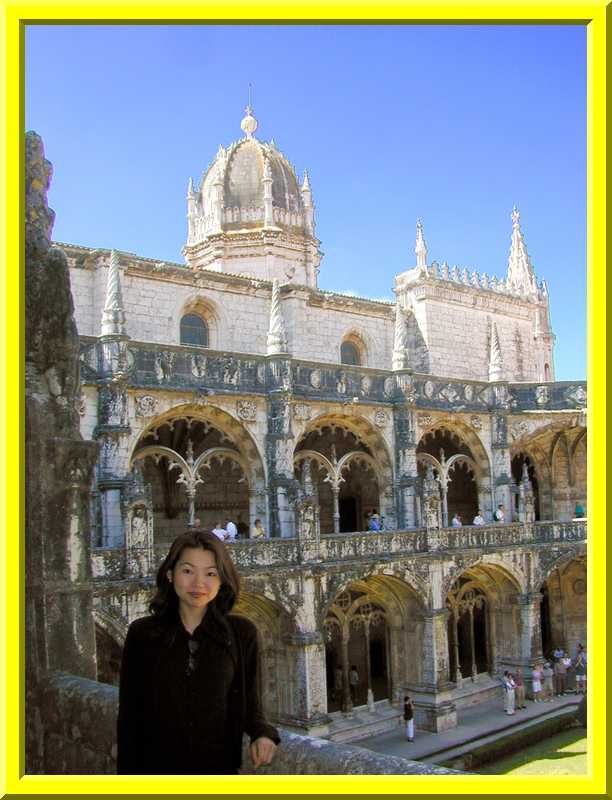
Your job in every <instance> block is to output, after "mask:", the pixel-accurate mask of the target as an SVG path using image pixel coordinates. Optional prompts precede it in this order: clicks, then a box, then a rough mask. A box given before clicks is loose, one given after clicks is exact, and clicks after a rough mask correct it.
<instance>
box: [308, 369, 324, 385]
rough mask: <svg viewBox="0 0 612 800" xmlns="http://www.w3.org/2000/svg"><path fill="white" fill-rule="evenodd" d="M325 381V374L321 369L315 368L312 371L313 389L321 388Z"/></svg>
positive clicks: (311, 383) (311, 382)
mask: <svg viewBox="0 0 612 800" xmlns="http://www.w3.org/2000/svg"><path fill="white" fill-rule="evenodd" d="M322 383H323V376H322V375H321V370H320V369H313V371H312V372H311V373H310V385H311V386H312V387H313V389H320V388H321V384H322Z"/></svg>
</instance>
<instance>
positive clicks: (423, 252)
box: [414, 219, 427, 268]
mask: <svg viewBox="0 0 612 800" xmlns="http://www.w3.org/2000/svg"><path fill="white" fill-rule="evenodd" d="M414 252H415V253H416V257H417V267H420V268H426V267H427V244H426V242H425V236H424V234H423V223H422V222H421V220H420V219H418V220H417V226H416V245H415V248H414Z"/></svg>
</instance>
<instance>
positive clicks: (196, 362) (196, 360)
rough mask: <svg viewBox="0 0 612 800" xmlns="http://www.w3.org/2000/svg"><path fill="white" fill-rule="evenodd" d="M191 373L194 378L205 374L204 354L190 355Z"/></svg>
mask: <svg viewBox="0 0 612 800" xmlns="http://www.w3.org/2000/svg"><path fill="white" fill-rule="evenodd" d="M191 374H192V375H193V376H194V378H203V377H204V375H206V358H205V356H200V355H196V356H192V357H191Z"/></svg>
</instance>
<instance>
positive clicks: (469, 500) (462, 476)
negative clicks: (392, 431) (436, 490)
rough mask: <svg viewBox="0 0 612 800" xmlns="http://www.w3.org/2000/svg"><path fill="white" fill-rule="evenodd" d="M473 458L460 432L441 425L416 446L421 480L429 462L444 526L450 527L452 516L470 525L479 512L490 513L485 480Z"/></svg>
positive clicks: (480, 468) (480, 466) (481, 469)
mask: <svg viewBox="0 0 612 800" xmlns="http://www.w3.org/2000/svg"><path fill="white" fill-rule="evenodd" d="M475 455H476V454H475V453H474V452H473V450H472V448H471V447H470V446H469V445H468V443H467V442H466V441H465V439H464V438H463V437H462V436H460V435H459V433H457V432H456V431H453V430H449V429H447V428H446V427H444V426H441V427H438V428H434V429H432V430H430V431H427V432H426V433H425V434H424V435H423V436H422V437H421V439H420V441H419V444H418V445H417V469H418V475H419V478H420V481H421V482H422V481H423V479H424V478H425V474H426V470H427V464H428V463H430V464H432V466H433V469H434V473H435V474H436V477H437V479H438V481H439V485H440V495H441V503H442V520H443V524H444V525H449V524H450V520H451V519H452V518H453V516H454V515H455V514H457V515H459V517H460V519H461V522H462V524H463V525H471V524H472V520H473V519H474V517H475V516H476V514H477V512H478V511H479V510H480V511H481V512H483V514H484V512H485V511H489V510H490V497H489V496H488V493H487V491H486V488H487V486H486V483H487V481H485V480H484V474H483V472H484V471H483V468H482V463H480V464H479V462H478V460H477V457H475ZM480 461H481V462H482V458H481V459H480Z"/></svg>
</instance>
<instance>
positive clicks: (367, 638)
mask: <svg viewBox="0 0 612 800" xmlns="http://www.w3.org/2000/svg"><path fill="white" fill-rule="evenodd" d="M363 637H364V640H365V657H366V686H367V694H366V697H367V700H366V702H367V704H368V708H369V709H370V711H373V710H374V693H373V691H372V664H371V660H370V623H369V621H366V622H365V623H364V626H363Z"/></svg>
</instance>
